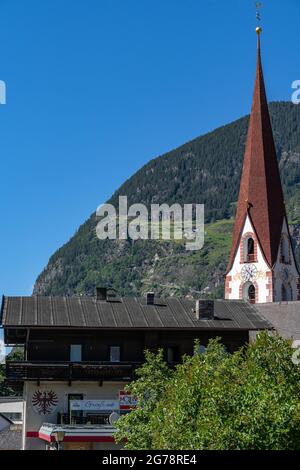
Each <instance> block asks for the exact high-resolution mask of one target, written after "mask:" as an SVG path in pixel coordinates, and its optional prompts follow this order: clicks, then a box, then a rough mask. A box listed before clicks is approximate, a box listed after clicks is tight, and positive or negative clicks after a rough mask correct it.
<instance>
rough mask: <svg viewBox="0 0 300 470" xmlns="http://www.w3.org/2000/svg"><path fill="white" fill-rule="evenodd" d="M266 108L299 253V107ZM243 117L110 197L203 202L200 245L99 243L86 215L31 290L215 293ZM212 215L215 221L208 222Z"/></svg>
mask: <svg viewBox="0 0 300 470" xmlns="http://www.w3.org/2000/svg"><path fill="white" fill-rule="evenodd" d="M270 113H271V118H272V124H273V129H274V137H275V142H276V148H277V155H278V159H279V165H280V171H281V178H282V182H283V186H284V192H285V198H286V203H287V204H286V205H287V211H288V215H289V220H290V222H291V223H292V227H291V230H292V233H293V235H294V241H295V245H296V255H297V258H298V259H299V257H300V246H299V233H300V226H299V225H298V224H299V222H300V202H299V201H300V198H299V196H300V106H296V105H293V104H291V103H285V102H278V103H271V105H270ZM247 124H248V117H244V118H242V119H239V120H238V121H235V122H233V123H231V124H229V125H227V126H224V127H221V128H219V129H217V130H215V131H214V132H211V133H209V134H206V135H204V136H202V137H198V138H197V139H195V140H193V141H191V142H188V143H187V144H184V145H183V146H181V147H179V148H178V149H176V150H173V151H171V152H169V153H167V154H165V155H163V156H161V157H158V158H156V159H154V160H151V161H150V162H149V163H148V164H147V165H145V166H144V167H143V168H141V169H140V170H139V171H138V172H137V173H136V174H135V175H133V176H132V177H131V178H130V179H129V180H127V181H126V182H125V183H124V184H123V185H122V186H121V187H120V188H119V189H118V190H117V191H116V193H115V194H114V195H113V196H112V198H111V199H110V201H109V202H111V203H113V204H114V205H115V206H116V207H117V206H118V196H119V195H127V196H128V202H129V204H132V203H136V202H140V203H144V204H146V205H147V206H148V207H149V206H150V204H151V203H163V202H166V203H168V204H172V203H174V202H178V203H180V204H184V203H203V204H205V218H206V222H207V223H208V224H209V225H207V227H206V232H207V233H206V237H205V245H204V248H203V249H202V250H201V251H199V252H188V251H186V250H185V247H184V244H183V243H181V242H177V241H176V242H174V241H170V242H162V241H150V240H149V241H144V240H139V241H137V242H134V243H133V242H132V241H130V240H126V241H119V240H116V241H110V240H105V241H100V240H98V239H97V238H96V234H95V226H96V219H95V215H94V214H93V215H92V216H91V217H90V218H89V219H88V220H87V221H86V222H85V223H84V224H83V225H81V227H80V228H79V230H78V232H77V233H76V234H75V235H74V236H73V237H72V238H71V240H70V241H69V242H68V243H66V244H65V245H64V246H63V247H61V248H60V249H59V250H58V251H57V252H56V253H54V255H53V256H52V257H51V258H50V260H49V263H48V265H47V267H46V268H45V270H44V271H43V272H42V273H41V274H40V275H39V277H38V279H37V281H36V284H35V287H34V293H35V294H43V295H58V294H68V295H73V294H81V293H86V294H90V295H92V294H93V293H94V288H95V286H96V285H111V286H113V287H115V288H116V289H118V291H119V292H120V293H122V294H123V295H125V294H126V295H138V294H140V293H142V292H145V291H146V290H149V289H155V291H156V292H159V293H160V294H163V295H169V294H171V295H173V294H180V295H194V294H199V292H201V293H205V294H206V295H209V294H210V295H212V296H222V295H223V274H224V271H225V266H226V263H227V259H228V253H229V248H230V241H231V231H232V221H230V220H223V219H230V218H231V217H232V216H233V215H234V212H235V204H236V200H237V195H238V188H239V181H240V174H241V165H242V158H243V152H244V146H245V140H246V133H247ZM216 221H218V222H216Z"/></svg>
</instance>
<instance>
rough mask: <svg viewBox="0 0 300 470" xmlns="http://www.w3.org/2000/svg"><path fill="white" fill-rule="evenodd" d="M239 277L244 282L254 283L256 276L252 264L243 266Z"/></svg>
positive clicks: (255, 268) (254, 267) (255, 270)
mask: <svg viewBox="0 0 300 470" xmlns="http://www.w3.org/2000/svg"><path fill="white" fill-rule="evenodd" d="M241 276H242V279H243V281H244V282H246V281H254V280H255V278H256V276H257V267H256V266H255V265H254V264H245V265H244V266H243V267H242V271H241Z"/></svg>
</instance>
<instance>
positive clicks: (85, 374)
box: [6, 361, 141, 382]
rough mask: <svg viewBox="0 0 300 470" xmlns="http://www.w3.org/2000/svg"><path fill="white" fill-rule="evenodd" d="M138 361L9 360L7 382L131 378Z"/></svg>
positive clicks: (138, 363)
mask: <svg viewBox="0 0 300 470" xmlns="http://www.w3.org/2000/svg"><path fill="white" fill-rule="evenodd" d="M140 365H141V363H140V362H43V361H33V362H30V361H18V362H17V361H11V362H7V364H6V379H7V381H8V382H14V381H16V382H22V381H25V380H28V381H40V380H59V381H65V380H67V381H69V382H72V381H103V380H112V381H113V380H124V381H125V380H131V379H132V378H133V375H134V371H135V369H137V368H138V367H139V366H140Z"/></svg>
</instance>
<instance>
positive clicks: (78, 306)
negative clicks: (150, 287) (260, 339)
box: [2, 296, 272, 330]
mask: <svg viewBox="0 0 300 470" xmlns="http://www.w3.org/2000/svg"><path fill="white" fill-rule="evenodd" d="M194 308H195V301H192V300H187V299H179V298H169V299H166V300H156V301H155V304H154V305H146V301H145V299H144V298H133V297H132V298H120V299H118V300H114V301H112V300H111V301H96V300H95V299H94V298H92V297H41V296H33V297H4V298H3V303H2V324H3V326H4V327H8V326H19V327H25V326H43V327H47V326H49V327H81V328H83V327H85V328H119V329H120V328H156V329H158V328H177V329H181V328H198V329H210V328H214V329H228V330H232V329H244V330H260V329H270V328H272V326H271V325H270V323H269V322H268V321H266V320H265V319H263V318H261V316H260V315H259V313H258V312H257V310H256V309H255V307H254V306H253V305H250V304H249V303H248V302H244V301H242V300H216V301H215V302H214V312H215V316H214V318H213V319H210V320H206V319H201V320H197V319H196V317H195V313H194Z"/></svg>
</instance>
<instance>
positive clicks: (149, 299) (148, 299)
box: [146, 292, 154, 305]
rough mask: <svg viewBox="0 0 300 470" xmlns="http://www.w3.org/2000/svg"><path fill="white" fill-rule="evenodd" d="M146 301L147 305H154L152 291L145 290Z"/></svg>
mask: <svg viewBox="0 0 300 470" xmlns="http://www.w3.org/2000/svg"><path fill="white" fill-rule="evenodd" d="M146 303H147V305H154V292H147V295H146Z"/></svg>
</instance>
